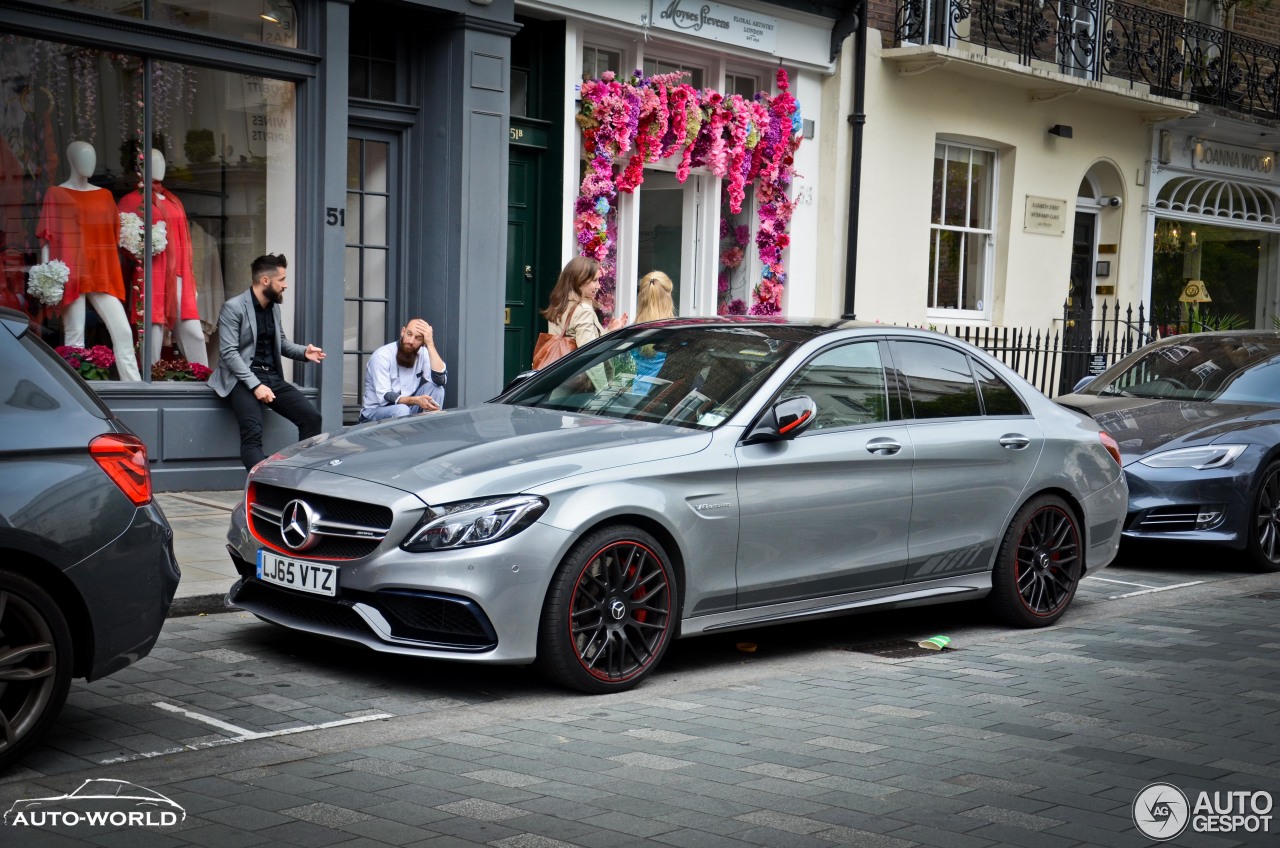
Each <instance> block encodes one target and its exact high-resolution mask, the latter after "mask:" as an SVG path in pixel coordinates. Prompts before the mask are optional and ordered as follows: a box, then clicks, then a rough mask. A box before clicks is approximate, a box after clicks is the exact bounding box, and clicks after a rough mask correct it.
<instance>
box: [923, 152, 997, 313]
mask: <svg viewBox="0 0 1280 848" xmlns="http://www.w3.org/2000/svg"><path fill="white" fill-rule="evenodd" d="M995 163H996V155H995V151H993V150H986V149H983V148H980V147H971V146H969V145H964V144H957V143H955V142H938V144H937V146H936V147H935V153H934V164H933V208H932V212H931V218H930V228H929V300H928V306H929V309H930V310H937V311H939V312H941V311H942V310H947V311H948V314H949V313H950V311H953V310H954V311H962V312H967V313H969V315H970V316H971V317H985V314H986V309H987V300H988V297H987V289H988V287H989V284H990V276H991V256H992V253H993V249H994V240H995V234H994V231H993V229H992V217H993V216H992V195H993V186H994V182H995Z"/></svg>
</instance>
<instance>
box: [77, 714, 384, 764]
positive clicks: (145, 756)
mask: <svg viewBox="0 0 1280 848" xmlns="http://www.w3.org/2000/svg"><path fill="white" fill-rule="evenodd" d="M152 706H154V707H159V708H160V709H162V710H166V711H168V712H171V713H179V714H181V715H184V716H186V717H187V718H190V719H193V720H195V721H200V722H204V723H205V724H208V725H211V726H213V727H216V728H218V729H219V730H224V731H226V732H228V733H234V734H235V735H234V736H230V737H228V738H226V739H210V740H208V741H205V742H196V743H195V744H191V745H178V746H175V747H173V748H165V749H164V750H163V751H148V752H146V753H141V754H127V755H125V756H123V757H111V758H110V759H106V760H99V761H98V764H99V765H104V766H109V765H115V764H117V763H128V762H132V761H134V760H149V759H151V758H152V757H162V756H164V755H165V754H177V753H179V752H182V751H199V750H202V749H204V748H217V747H219V746H221V745H236V744H238V743H240V742H249V741H252V740H254V739H270V738H272V737H275V736H290V735H292V734H294V733H306V732H308V731H311V730H327V729H328V728H330V727H342V726H343V725H347V724H360V723H362V722H366V721H381V720H382V719H387V718H394V717H395V716H393V715H392V714H391V713H373V714H371V715H366V716H357V717H355V718H343V719H338V720H337V721H326V722H324V723H323V724H308V725H304V726H302V727H286V728H284V729H283V730H270V731H267V732H265V733H254V732H253V731H250V730H245V729H244V728H243V727H236V726H235V725H234V724H229V723H227V722H225V721H222V720H221V719H217V718H214V717H213V716H207V715H204V714H203V713H197V712H194V711H192V710H188V709H185V708H183V707H179V706H177V705H176V704H166V703H165V702H164V701H157V702H156V703H154V704H152Z"/></svg>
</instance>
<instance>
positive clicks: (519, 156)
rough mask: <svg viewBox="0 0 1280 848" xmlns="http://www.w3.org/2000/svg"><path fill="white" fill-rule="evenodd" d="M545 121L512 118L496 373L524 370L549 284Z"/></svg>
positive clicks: (552, 281) (551, 282)
mask: <svg viewBox="0 0 1280 848" xmlns="http://www.w3.org/2000/svg"><path fill="white" fill-rule="evenodd" d="M544 124H545V122H542V121H532V120H528V119H523V120H522V119H518V118H513V119H512V121H511V147H510V151H511V155H510V159H509V162H510V164H509V165H508V187H507V281H506V285H507V293H506V310H505V315H504V320H505V322H506V324H505V332H504V343H503V362H502V375H503V377H502V379H503V382H504V383H505V382H507V381H508V380H510V379H511V378H512V377H514V376H515V375H517V374H519V373H520V372H521V371H527V370H529V367H530V363H531V361H532V360H533V343H534V341H535V340H536V339H537V338H538V333H539V332H541V331H542V330H543V329H545V328H546V322H544V321H543V319H542V317H541V316H540V315H539V314H538V310H540V309H541V308H542V307H543V306H544V305H545V304H544V303H542V302H541V301H542V300H543V299H545V298H546V297H547V296H549V295H550V293H551V289H552V287H553V286H554V285H555V282H556V281H555V272H554V271H552V270H550V269H549V268H547V267H546V265H547V261H548V259H549V257H550V256H551V255H552V253H553V252H554V251H553V250H552V248H550V247H548V246H547V244H546V242H547V239H548V237H549V235H550V231H551V230H554V229H556V228H554V227H547V226H545V223H544V218H545V216H546V210H545V209H543V208H542V207H543V206H545V205H546V204H545V203H543V191H542V183H543V180H544V179H545V177H546V175H545V174H544V173H543V169H544V168H545V167H546V163H545V157H546V136H547V130H546V127H545V126H544Z"/></svg>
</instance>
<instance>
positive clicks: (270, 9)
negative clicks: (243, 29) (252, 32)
mask: <svg viewBox="0 0 1280 848" xmlns="http://www.w3.org/2000/svg"><path fill="white" fill-rule="evenodd" d="M258 17H260V18H262V19H263V20H264V21H266V22H267V23H271V24H279V23H280V18H281V14H280V8H279V7H278V6H276V4H275V3H273V2H271V0H266V2H264V3H263V4H262V11H261V12H259V13H258Z"/></svg>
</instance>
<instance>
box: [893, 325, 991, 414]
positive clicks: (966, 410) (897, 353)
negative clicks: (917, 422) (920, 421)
mask: <svg viewBox="0 0 1280 848" xmlns="http://www.w3.org/2000/svg"><path fill="white" fill-rule="evenodd" d="M893 363H894V366H895V367H896V368H897V369H898V373H899V375H900V380H901V381H902V382H905V383H906V386H907V389H908V391H909V394H910V402H911V405H912V406H913V407H914V413H913V417H915V418H965V417H969V416H978V415H981V414H982V404H981V402H980V401H979V400H978V386H977V384H976V383H975V382H974V379H973V373H972V372H971V371H970V370H969V357H967V356H965V355H964V354H963V353H961V352H960V351H958V350H956V349H955V348H953V347H947V346H946V345H940V344H933V343H931V342H916V341H895V342H894V343H893Z"/></svg>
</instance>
